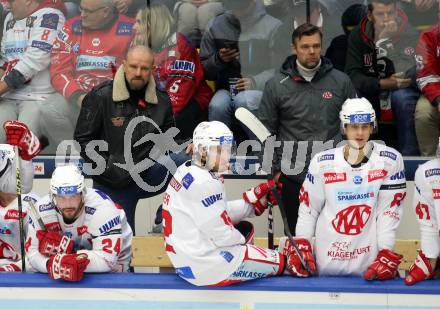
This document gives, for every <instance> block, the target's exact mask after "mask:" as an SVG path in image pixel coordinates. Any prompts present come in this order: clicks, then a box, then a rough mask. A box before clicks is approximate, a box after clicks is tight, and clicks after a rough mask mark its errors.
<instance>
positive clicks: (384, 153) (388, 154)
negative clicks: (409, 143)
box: [379, 150, 397, 161]
mask: <svg viewBox="0 0 440 309" xmlns="http://www.w3.org/2000/svg"><path fill="white" fill-rule="evenodd" d="M379 155H380V156H381V157H387V158H390V159H391V160H394V161H396V160H397V155H396V154H395V153H392V152H391V151H385V150H383V151H381V152H379Z"/></svg>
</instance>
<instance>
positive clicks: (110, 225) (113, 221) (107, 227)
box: [99, 216, 121, 234]
mask: <svg viewBox="0 0 440 309" xmlns="http://www.w3.org/2000/svg"><path fill="white" fill-rule="evenodd" d="M119 224H121V217H119V216H117V217H114V218H113V219H111V220H110V221H108V222H106V223H105V224H104V225H102V226H101V227H100V228H99V232H100V233H101V234H104V233H106V232H108V231H110V230H111V229H113V228H114V227H115V226H118V225H119Z"/></svg>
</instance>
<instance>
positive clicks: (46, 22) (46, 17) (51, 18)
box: [41, 13, 60, 30]
mask: <svg viewBox="0 0 440 309" xmlns="http://www.w3.org/2000/svg"><path fill="white" fill-rule="evenodd" d="M59 19H60V17H59V16H58V14H54V13H50V14H43V20H42V21H41V27H43V28H48V29H53V30H57V28H58V21H59Z"/></svg>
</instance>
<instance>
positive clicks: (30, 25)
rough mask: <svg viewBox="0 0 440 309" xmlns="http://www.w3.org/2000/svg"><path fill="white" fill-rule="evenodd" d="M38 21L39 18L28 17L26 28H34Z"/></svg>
mask: <svg viewBox="0 0 440 309" xmlns="http://www.w3.org/2000/svg"><path fill="white" fill-rule="evenodd" d="M36 20H37V16H28V17H27V18H26V27H28V28H32V27H33V26H34V23H35V21H36Z"/></svg>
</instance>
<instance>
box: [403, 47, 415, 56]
mask: <svg viewBox="0 0 440 309" xmlns="http://www.w3.org/2000/svg"><path fill="white" fill-rule="evenodd" d="M403 52H404V53H405V55H407V56H413V55H414V54H415V50H414V48H413V47H411V46H408V47H406V48H405V49H404V51H403Z"/></svg>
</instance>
